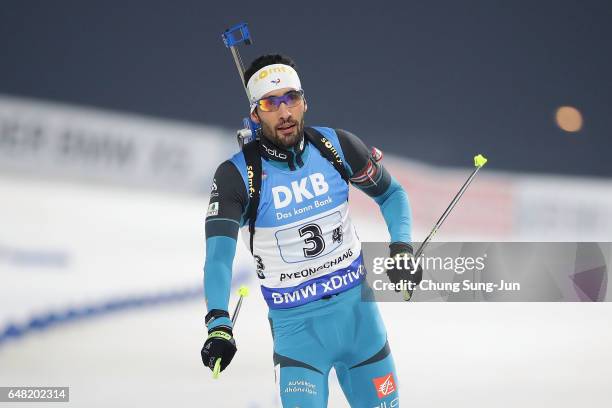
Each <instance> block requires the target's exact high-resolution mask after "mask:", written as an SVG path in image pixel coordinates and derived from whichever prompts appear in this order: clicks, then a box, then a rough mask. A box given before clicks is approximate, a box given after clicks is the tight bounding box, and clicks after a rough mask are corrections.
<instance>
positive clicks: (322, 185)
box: [272, 173, 329, 209]
mask: <svg viewBox="0 0 612 408" xmlns="http://www.w3.org/2000/svg"><path fill="white" fill-rule="evenodd" d="M309 181H310V183H308V182H309ZM308 184H310V189H309V186H308ZM328 191H329V185H328V184H327V182H326V181H325V177H323V174H321V173H314V174H311V175H310V176H308V177H303V178H302V179H301V180H300V181H299V182H297V181H292V182H291V188H289V187H287V186H276V187H272V197H273V198H274V208H276V209H279V208H285V207H287V206H288V205H289V204H291V203H292V202H293V201H294V200H295V202H296V203H298V204H299V203H301V202H302V201H304V199H307V200H310V199H311V198H314V197H315V196H320V195H323V194H326V193H327V192H328Z"/></svg>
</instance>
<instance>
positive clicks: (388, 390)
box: [372, 373, 396, 398]
mask: <svg viewBox="0 0 612 408" xmlns="http://www.w3.org/2000/svg"><path fill="white" fill-rule="evenodd" d="M372 381H373V382H374V387H376V393H377V394H378V398H385V397H386V396H388V395H391V394H393V393H394V392H395V390H396V388H395V381H393V373H389V374H387V375H385V376H382V377H377V378H374V379H373V380H372Z"/></svg>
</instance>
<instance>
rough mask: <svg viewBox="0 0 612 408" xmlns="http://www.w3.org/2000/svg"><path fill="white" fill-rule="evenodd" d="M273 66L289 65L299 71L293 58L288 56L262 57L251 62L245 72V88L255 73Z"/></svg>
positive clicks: (270, 55)
mask: <svg viewBox="0 0 612 408" xmlns="http://www.w3.org/2000/svg"><path fill="white" fill-rule="evenodd" d="M272 64H284V65H289V66H290V67H291V68H293V69H295V70H296V71H297V66H296V65H295V62H294V61H293V60H292V59H291V58H289V57H287V56H286V55H281V54H266V55H262V56H261V57H257V58H255V60H254V61H253V62H251V65H249V67H248V68H247V69H246V71H244V86H246V85H247V84H248V83H249V79H251V77H252V76H253V74H254V73H256V72H257V71H259V70H260V69H262V68H263V67H265V66H268V65H272Z"/></svg>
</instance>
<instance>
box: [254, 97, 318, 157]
mask: <svg viewBox="0 0 612 408" xmlns="http://www.w3.org/2000/svg"><path fill="white" fill-rule="evenodd" d="M291 90H292V89H291V88H281V89H277V90H275V91H272V92H268V93H267V94H265V95H264V96H263V97H264V98H266V97H268V96H283V95H284V94H286V93H287V92H289V91H291ZM307 109H308V107H307V106H306V102H305V101H304V99H303V98H302V100H301V101H300V103H298V104H297V105H295V106H292V107H288V106H287V105H286V104H285V103H281V104H280V106H279V107H278V110H277V111H274V112H264V111H262V110H261V109H260V108H259V107H257V108H256V109H255V110H254V111H253V113H251V119H253V121H254V122H256V123H259V124H261V129H262V132H263V134H264V136H265V137H266V138H268V139H269V140H270V141H272V142H273V143H274V144H276V145H277V146H280V147H284V148H290V147H293V146H295V144H296V143H297V142H298V141H299V140H300V138H301V136H302V132H303V131H304V112H306V110H307Z"/></svg>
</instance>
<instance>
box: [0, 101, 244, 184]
mask: <svg viewBox="0 0 612 408" xmlns="http://www.w3.org/2000/svg"><path fill="white" fill-rule="evenodd" d="M236 148H237V147H236V145H235V141H234V138H233V137H232V135H231V133H230V132H227V131H224V130H222V129H220V128H215V127H210V126H202V125H198V126H196V125H188V124H184V123H178V122H172V121H168V120H155V119H150V118H144V117H139V116H135V115H125V114H117V113H109V112H105V111H102V110H98V109H95V110H94V109H84V108H77V107H70V106H67V105H62V104H56V103H46V102H38V101H34V100H28V99H22V98H15V97H8V96H0V171H2V170H4V171H9V172H19V173H27V174H32V175H36V176H59V177H67V178H71V179H75V178H76V179H86V180H97V181H102V182H105V183H112V184H119V185H129V186H143V187H153V188H161V189H166V190H178V191H189V192H203V191H207V190H208V188H209V187H210V180H211V178H212V175H213V172H214V170H215V169H216V167H217V165H218V164H219V163H220V161H221V159H222V158H224V157H229V155H230V153H231V152H232V151H235V150H236Z"/></svg>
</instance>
